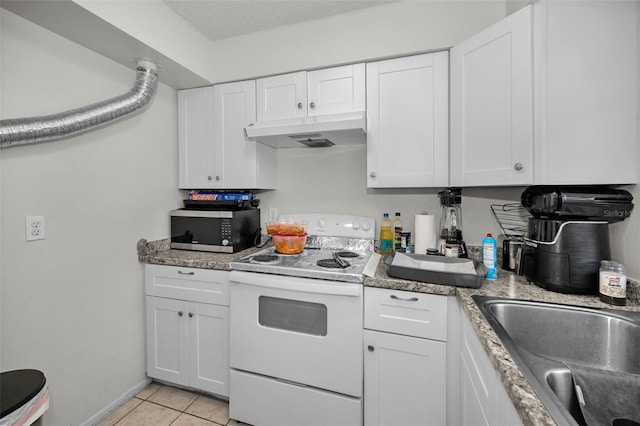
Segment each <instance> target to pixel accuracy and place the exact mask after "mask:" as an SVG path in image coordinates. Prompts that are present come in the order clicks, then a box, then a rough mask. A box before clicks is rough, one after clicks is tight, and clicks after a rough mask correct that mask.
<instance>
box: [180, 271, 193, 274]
mask: <svg viewBox="0 0 640 426" xmlns="http://www.w3.org/2000/svg"><path fill="white" fill-rule="evenodd" d="M178 273H179V274H180V275H195V274H196V273H195V272H193V271H189V272H182V271H178Z"/></svg>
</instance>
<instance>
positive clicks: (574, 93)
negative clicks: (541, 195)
mask: <svg viewBox="0 0 640 426" xmlns="http://www.w3.org/2000/svg"><path fill="white" fill-rule="evenodd" d="M534 6H535V7H534V25H535V27H534V34H535V37H536V38H535V40H534V46H535V48H534V63H535V70H534V74H535V75H536V84H537V86H538V87H537V89H536V91H535V101H534V103H535V112H534V116H535V117H536V120H535V132H534V133H535V138H536V140H535V146H536V150H535V167H536V168H535V177H536V182H535V183H536V184H541V185H550V184H623V183H629V184H631V183H637V182H638V125H637V116H638V102H639V100H638V82H639V81H640V80H639V79H638V69H639V67H638V15H639V11H638V9H639V3H638V2H637V1H603V2H587V1H575V2H574V1H568V2H555V1H547V2H540V3H536V4H535V5H534Z"/></svg>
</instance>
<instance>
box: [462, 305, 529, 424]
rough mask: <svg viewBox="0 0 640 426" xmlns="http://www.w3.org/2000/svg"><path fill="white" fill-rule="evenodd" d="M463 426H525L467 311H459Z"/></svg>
mask: <svg viewBox="0 0 640 426" xmlns="http://www.w3.org/2000/svg"><path fill="white" fill-rule="evenodd" d="M460 317H461V318H460V409H461V413H460V423H461V424H462V426H479V425H487V426H492V425H505V426H517V425H522V420H521V419H520V417H519V416H518V415H517V413H516V411H515V408H514V406H513V403H512V402H511V400H510V399H509V397H508V396H507V393H506V391H505V390H504V387H503V385H502V382H501V379H500V378H499V376H498V375H497V373H496V370H495V368H494V367H493V364H491V361H490V360H489V357H488V356H487V354H486V353H485V351H484V348H483V347H482V344H481V343H480V340H479V339H478V337H477V336H476V333H475V331H474V330H473V327H472V326H471V323H470V322H469V320H468V319H467V316H466V314H465V313H464V311H462V310H461V311H460Z"/></svg>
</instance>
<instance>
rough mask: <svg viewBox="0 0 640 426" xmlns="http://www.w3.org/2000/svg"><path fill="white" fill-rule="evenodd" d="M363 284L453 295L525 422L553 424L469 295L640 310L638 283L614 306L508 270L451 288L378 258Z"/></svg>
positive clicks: (630, 285) (529, 423)
mask: <svg viewBox="0 0 640 426" xmlns="http://www.w3.org/2000/svg"><path fill="white" fill-rule="evenodd" d="M364 285H365V286H370V287H379V288H390V289H394V290H406V291H414V292H419V293H430V294H440V295H445V296H450V295H455V296H456V297H457V299H458V302H459V303H460V306H461V309H462V310H463V312H464V313H465V315H466V316H467V318H468V319H469V321H470V322H471V325H472V326H473V329H474V330H475V331H476V334H477V335H478V338H479V339H480V342H481V343H482V346H483V347H484V349H485V352H486V353H487V355H488V357H489V359H490V360H491V363H492V364H493V366H494V368H495V369H496V372H497V373H498V375H499V377H500V379H501V380H502V383H503V385H504V388H505V390H506V391H507V394H508V395H509V397H510V398H511V401H512V402H513V405H514V407H515V408H516V410H517V411H518V413H519V414H520V418H521V420H522V422H523V423H524V424H525V425H532V426H533V425H535V426H538V425H555V424H556V422H555V421H554V420H553V418H552V417H551V415H550V414H549V412H548V411H547V409H546V408H545V406H544V405H543V404H542V402H541V401H540V399H539V398H538V396H537V395H536V393H535V391H534V390H533V388H532V387H531V385H530V384H529V382H528V381H527V379H526V378H525V377H524V375H523V374H522V372H521V371H520V368H518V366H517V365H516V364H515V362H514V361H513V359H512V358H511V355H509V352H508V351H507V350H506V349H505V347H504V346H503V344H502V342H501V341H500V339H499V338H498V336H497V335H496V334H495V332H494V331H493V329H492V328H491V326H490V325H489V323H488V322H487V320H486V319H485V318H484V315H482V313H481V312H480V310H479V309H478V306H477V305H476V303H475V302H474V301H473V299H472V298H471V296H473V295H476V294H477V295H483V296H492V297H504V298H509V299H521V300H533V301H540V302H550V303H561V304H569V305H578V306H587V307H596V308H609V309H623V310H629V311H637V312H640V305H639V304H638V302H639V301H638V295H639V292H638V287H639V286H638V283H637V282H633V281H632V282H630V283H629V289H628V298H627V306H624V307H623V306H620V307H613V306H611V305H607V304H605V303H602V302H600V300H599V298H598V297H597V296H577V295H567V294H560V293H554V292H551V291H547V290H544V289H542V288H540V287H538V286H536V285H534V284H531V283H529V282H527V280H526V279H524V278H523V277H520V276H517V275H515V274H513V273H511V272H507V271H503V270H500V271H499V273H498V279H497V280H495V281H489V280H485V281H484V283H483V284H482V286H481V287H480V288H478V289H471V288H461V287H450V286H446V285H438V284H431V283H422V282H417V281H407V280H402V279H398V278H393V277H389V276H388V275H387V272H386V267H385V265H384V263H383V262H382V261H381V262H380V264H379V265H378V268H377V270H376V274H375V276H374V277H366V278H365V281H364Z"/></svg>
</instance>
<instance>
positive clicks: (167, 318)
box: [146, 296, 189, 385]
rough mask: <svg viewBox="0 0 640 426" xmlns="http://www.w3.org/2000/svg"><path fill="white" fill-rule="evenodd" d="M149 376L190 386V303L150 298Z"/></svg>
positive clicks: (148, 335)
mask: <svg viewBox="0 0 640 426" xmlns="http://www.w3.org/2000/svg"><path fill="white" fill-rule="evenodd" d="M146 305H147V306H146V308H147V311H146V315H147V374H148V375H149V377H153V378H156V379H160V380H166V381H168V382H171V383H177V384H181V385H187V384H188V383H189V374H188V371H189V360H188V349H187V342H188V334H187V326H188V324H187V321H186V320H185V319H186V318H187V315H186V313H187V303H186V302H184V301H181V300H174V299H165V298H161V297H153V296H147V298H146Z"/></svg>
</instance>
